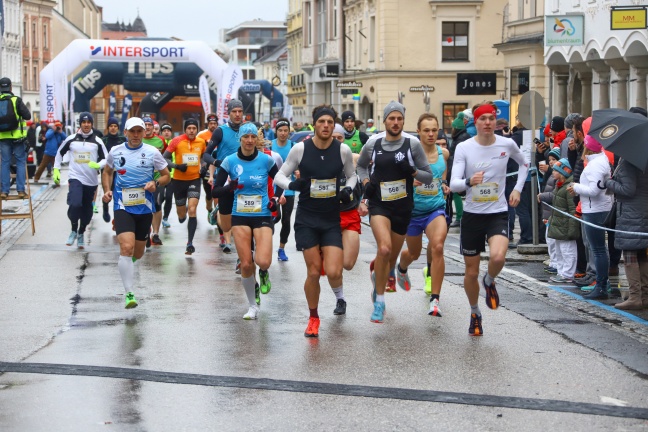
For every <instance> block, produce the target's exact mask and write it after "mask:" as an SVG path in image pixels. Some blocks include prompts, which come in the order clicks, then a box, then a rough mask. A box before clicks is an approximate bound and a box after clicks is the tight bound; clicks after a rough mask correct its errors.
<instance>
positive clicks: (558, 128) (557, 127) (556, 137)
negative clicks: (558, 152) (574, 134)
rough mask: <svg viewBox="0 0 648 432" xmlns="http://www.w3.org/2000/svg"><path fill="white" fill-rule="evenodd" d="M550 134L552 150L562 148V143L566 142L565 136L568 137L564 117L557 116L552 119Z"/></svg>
mask: <svg viewBox="0 0 648 432" xmlns="http://www.w3.org/2000/svg"><path fill="white" fill-rule="evenodd" d="M549 134H550V138H549V142H550V143H551V148H554V147H558V148H560V146H561V144H562V142H563V141H564V140H565V136H566V135H567V133H566V132H565V119H564V118H563V117H560V116H555V117H554V118H552V119H551V123H549Z"/></svg>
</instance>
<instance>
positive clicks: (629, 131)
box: [588, 108, 648, 172]
mask: <svg viewBox="0 0 648 432" xmlns="http://www.w3.org/2000/svg"><path fill="white" fill-rule="evenodd" d="M588 135H590V136H591V137H593V138H596V140H597V141H598V142H600V143H601V144H602V145H603V148H605V149H606V150H608V151H611V152H612V153H614V154H615V155H617V156H620V157H622V158H623V159H625V160H627V161H628V162H630V163H631V164H632V165H634V166H636V167H637V168H639V169H640V170H642V171H644V172H645V171H646V168H648V118H646V117H644V116H642V115H641V114H635V113H631V112H629V111H625V110H622V109H617V108H611V109H602V110H595V111H594V114H593V115H592V125H591V127H590V130H589V133H588Z"/></svg>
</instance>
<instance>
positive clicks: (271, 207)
mask: <svg viewBox="0 0 648 432" xmlns="http://www.w3.org/2000/svg"><path fill="white" fill-rule="evenodd" d="M268 210H270V212H272V213H274V212H276V211H277V198H270V201H268Z"/></svg>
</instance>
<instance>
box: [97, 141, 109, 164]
mask: <svg viewBox="0 0 648 432" xmlns="http://www.w3.org/2000/svg"><path fill="white" fill-rule="evenodd" d="M96 140H97V146H98V148H97V162H98V163H99V167H101V168H103V167H105V166H106V155H107V154H108V150H107V149H106V146H105V145H104V143H103V141H101V138H99V137H96Z"/></svg>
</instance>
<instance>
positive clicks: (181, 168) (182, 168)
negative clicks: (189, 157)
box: [175, 164, 187, 172]
mask: <svg viewBox="0 0 648 432" xmlns="http://www.w3.org/2000/svg"><path fill="white" fill-rule="evenodd" d="M175 169H177V170H178V171H181V172H187V164H175Z"/></svg>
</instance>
